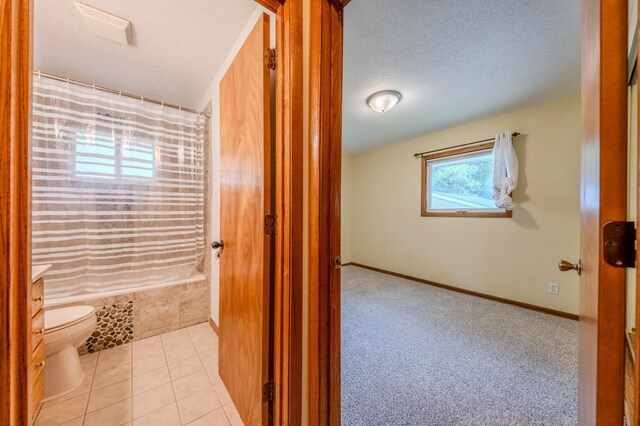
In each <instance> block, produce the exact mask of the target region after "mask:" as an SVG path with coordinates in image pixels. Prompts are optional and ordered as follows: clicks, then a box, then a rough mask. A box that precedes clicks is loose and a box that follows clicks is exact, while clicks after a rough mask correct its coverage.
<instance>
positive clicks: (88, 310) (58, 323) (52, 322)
mask: <svg viewBox="0 0 640 426" xmlns="http://www.w3.org/2000/svg"><path fill="white" fill-rule="evenodd" d="M94 312H95V308H94V307H93V306H69V307H67V308H59V309H52V310H49V311H46V313H45V316H44V329H45V333H51V332H53V331H58V330H62V329H65V328H67V327H71V326H72V325H74V324H77V323H79V322H82V321H83V320H85V319H87V318H89V317H91V316H92V315H94Z"/></svg>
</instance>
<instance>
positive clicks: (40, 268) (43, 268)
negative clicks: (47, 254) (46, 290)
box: [31, 265, 51, 282]
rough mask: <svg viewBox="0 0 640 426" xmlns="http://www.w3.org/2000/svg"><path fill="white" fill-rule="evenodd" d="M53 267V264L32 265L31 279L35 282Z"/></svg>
mask: <svg viewBox="0 0 640 426" xmlns="http://www.w3.org/2000/svg"><path fill="white" fill-rule="evenodd" d="M49 269H51V265H34V266H32V267H31V281H33V282H35V281H38V280H39V279H40V278H42V277H43V276H44V275H45V274H46V273H47V272H49Z"/></svg>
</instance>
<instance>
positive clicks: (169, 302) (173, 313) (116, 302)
mask: <svg viewBox="0 0 640 426" xmlns="http://www.w3.org/2000/svg"><path fill="white" fill-rule="evenodd" d="M210 300H211V289H210V286H209V284H208V282H207V280H206V279H205V280H202V281H197V282H193V283H188V284H179V285H174V286H169V287H163V288H157V289H151V290H143V291H139V292H135V293H131V294H124V295H119V296H110V297H104V298H99V299H92V300H86V301H78V302H74V303H70V304H68V305H60V306H55V307H47V308H46V310H50V309H57V308H61V307H64V306H74V305H90V306H93V307H95V308H96V311H97V313H98V314H99V313H100V311H101V310H113V307H114V306H116V307H117V308H115V310H116V311H118V310H119V309H122V307H127V306H129V305H128V304H132V311H133V318H132V319H131V318H126V319H123V318H122V316H121V318H120V320H121V322H118V321H117V320H116V321H114V322H112V324H114V326H115V328H113V329H111V328H109V327H107V326H106V325H105V324H104V321H103V323H102V324H100V319H101V317H99V318H98V320H99V325H98V327H96V331H97V332H98V333H99V334H98V335H96V336H92V337H91V338H89V340H88V341H87V343H86V344H85V346H84V347H82V348H81V349H80V353H81V354H83V353H87V352H88V350H87V349H89V348H93V349H94V350H101V349H103V348H104V347H112V346H117V345H112V344H111V341H113V340H114V339H110V341H109V342H106V336H109V335H112V336H122V333H126V332H128V330H127V328H129V321H132V322H133V336H132V337H131V336H126V338H120V339H115V340H116V342H118V341H119V342H120V344H124V343H127V342H131V341H137V340H141V339H145V338H147V337H152V336H157V335H159V334H162V333H166V332H169V331H173V330H178V329H181V328H185V327H188V326H191V325H194V324H199V323H202V322H205V321H208V320H209V317H210ZM45 315H46V313H45ZM102 318H104V317H102ZM104 319H105V320H106V319H107V318H104ZM92 339H94V340H101V341H103V342H106V343H107V344H106V345H94V342H93V341H92Z"/></svg>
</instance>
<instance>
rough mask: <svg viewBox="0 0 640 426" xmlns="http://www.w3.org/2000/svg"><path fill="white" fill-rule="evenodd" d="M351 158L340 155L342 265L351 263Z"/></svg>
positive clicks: (346, 155) (347, 155)
mask: <svg viewBox="0 0 640 426" xmlns="http://www.w3.org/2000/svg"><path fill="white" fill-rule="evenodd" d="M352 163H353V156H351V155H349V154H346V153H344V154H342V188H341V193H340V195H341V196H340V215H341V224H340V230H341V233H342V235H341V241H340V243H341V244H340V257H341V258H342V263H343V264H344V263H349V262H351V258H352V256H351V202H352V199H353V194H352V191H351V183H352V182H353V179H352V176H351V168H352Z"/></svg>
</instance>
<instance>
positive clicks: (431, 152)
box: [413, 132, 520, 158]
mask: <svg viewBox="0 0 640 426" xmlns="http://www.w3.org/2000/svg"><path fill="white" fill-rule="evenodd" d="M516 136H520V133H518V132H513V133H511V137H512V138H515V137H516ZM492 140H495V138H488V139H482V140H480V141H475V142H469V143H463V144H461V145H455V146H450V147H448V148H440V149H433V150H431V151H424V152H417V153H415V154H413V157H414V158H420V157H424V156H425V155H426V154H433V153H434V152H441V151H449V150H450V149H455V148H462V147H463V146H469V145H475V144H477V143H482V142H489V141H492Z"/></svg>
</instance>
